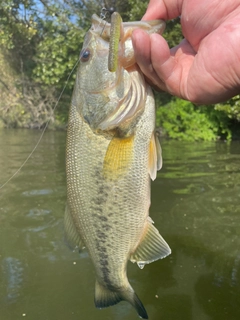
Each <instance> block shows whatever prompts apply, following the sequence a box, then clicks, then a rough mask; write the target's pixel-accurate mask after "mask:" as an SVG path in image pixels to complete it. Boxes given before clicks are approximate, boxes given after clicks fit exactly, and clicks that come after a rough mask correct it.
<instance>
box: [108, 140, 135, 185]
mask: <svg viewBox="0 0 240 320" xmlns="http://www.w3.org/2000/svg"><path fill="white" fill-rule="evenodd" d="M133 143H134V136H131V137H128V138H113V139H112V140H111V142H110V143H109V146H108V149H107V152H106V155H105V158H104V163H103V175H104V177H105V178H106V179H113V180H116V179H118V178H120V177H122V176H123V175H124V174H125V173H126V172H127V171H128V170H129V168H130V166H131V163H132V159H133Z"/></svg>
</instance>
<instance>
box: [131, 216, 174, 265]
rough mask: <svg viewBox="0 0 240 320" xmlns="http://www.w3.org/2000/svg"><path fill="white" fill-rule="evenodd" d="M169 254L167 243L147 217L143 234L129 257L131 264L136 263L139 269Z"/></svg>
mask: <svg viewBox="0 0 240 320" xmlns="http://www.w3.org/2000/svg"><path fill="white" fill-rule="evenodd" d="M170 253H171V249H170V247H169V246H168V244H167V242H166V241H165V240H164V239H163V237H162V236H161V235H160V233H159V232H158V230H157V229H156V228H155V227H154V225H153V221H152V220H151V218H150V217H148V221H147V226H146V231H145V234H144V236H143V238H142V240H141V242H140V244H139V245H138V247H137V249H136V250H135V252H134V253H133V254H132V255H131V257H130V260H131V262H137V264H138V266H139V268H140V269H142V268H143V267H144V266H145V264H148V263H151V262H153V261H156V260H158V259H162V258H165V257H166V256H168V255H169V254H170Z"/></svg>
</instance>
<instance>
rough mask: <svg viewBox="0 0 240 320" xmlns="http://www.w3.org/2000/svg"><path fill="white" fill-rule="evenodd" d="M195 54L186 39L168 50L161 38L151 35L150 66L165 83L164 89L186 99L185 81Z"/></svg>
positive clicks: (186, 85)
mask: <svg viewBox="0 0 240 320" xmlns="http://www.w3.org/2000/svg"><path fill="white" fill-rule="evenodd" d="M159 52H160V53H159ZM195 55H196V52H195V51H194V50H193V48H192V47H191V45H190V44H189V42H188V41H187V40H183V41H182V42H181V43H180V44H179V45H178V46H176V47H174V48H172V49H171V50H170V49H169V48H168V46H167V43H166V41H165V40H164V39H163V38H161V37H159V36H158V35H157V34H153V35H151V62H152V67H153V69H154V71H155V74H157V75H158V77H159V78H160V79H161V81H162V82H163V83H164V84H165V88H166V89H165V90H166V91H168V92H169V93H171V94H173V95H176V96H178V97H181V98H184V99H188V89H187V87H188V84H187V82H188V79H189V71H190V69H191V67H192V64H193V61H194V59H195Z"/></svg>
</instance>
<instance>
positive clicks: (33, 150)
mask: <svg viewBox="0 0 240 320" xmlns="http://www.w3.org/2000/svg"><path fill="white" fill-rule="evenodd" d="M78 63H79V59H78V60H77V62H76V63H75V65H74V66H73V68H72V70H71V72H70V73H69V75H68V77H67V80H66V84H65V85H64V87H63V89H62V92H61V93H60V95H59V97H58V99H57V102H56V103H55V106H54V108H53V113H54V112H55V110H56V108H57V105H58V103H59V101H60V99H61V97H62V95H63V92H64V90H65V89H66V86H67V84H68V81H69V78H70V77H71V75H72V73H73V71H74V70H75V68H76V67H77V65H78ZM50 121H51V119H49V120H48V121H47V123H46V124H45V126H44V128H43V131H42V133H41V135H40V137H39V139H38V141H37V143H36V145H35V147H34V148H33V149H32V151H31V152H30V154H29V155H28V156H27V158H26V159H25V160H24V161H23V163H22V164H21V166H20V167H19V168H18V169H17V171H15V172H14V174H13V175H12V176H11V177H10V178H9V179H8V180H7V181H6V182H5V183H4V184H2V185H1V186H0V189H2V188H3V187H4V186H5V185H6V184H7V183H8V182H10V181H11V180H12V179H13V178H14V177H15V176H16V175H17V174H18V173H19V171H20V170H21V169H22V168H23V167H24V166H25V164H26V163H27V161H28V160H29V159H30V158H31V156H32V155H33V153H34V152H35V150H36V149H37V147H38V146H39V144H40V142H41V140H42V137H43V135H44V133H45V131H46V129H47V127H48V125H49V122H50Z"/></svg>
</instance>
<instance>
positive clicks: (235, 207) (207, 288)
mask: <svg viewBox="0 0 240 320" xmlns="http://www.w3.org/2000/svg"><path fill="white" fill-rule="evenodd" d="M39 135H40V133H39V132H38V131H29V130H1V131H0V185H1V184H3V183H4V182H5V181H6V180H7V179H8V178H9V177H10V176H11V175H12V174H13V173H14V172H15V171H16V170H17V169H18V167H19V166H20V165H21V164H22V162H23V161H24V160H25V159H26V157H27V156H28V154H29V153H30V151H31V150H32V148H33V147H34V145H35V143H36V142H37V140H38V138H39ZM65 138H66V136H65V132H50V131H49V132H46V133H45V135H44V137H43V139H42V141H41V143H40V145H39V147H38V148H37V150H36V152H35V153H34V154H33V156H32V157H31V159H30V160H29V161H28V162H27V164H26V165H25V166H24V167H23V168H22V170H21V171H20V173H19V174H18V175H17V176H16V177H15V178H14V179H12V180H11V181H10V182H9V183H8V184H7V185H6V186H5V187H4V188H3V189H1V190H0V319H1V320H15V319H16V320H17V319H24V318H26V319H32V320H95V319H98V320H108V319H109V320H133V319H138V316H137V314H136V312H135V310H133V308H132V307H131V305H129V304H128V303H125V302H122V303H120V304H118V305H116V306H114V307H111V308H107V309H104V310H97V309H95V307H94V303H93V295H94V283H95V277H94V270H93V267H92V264H91V261H90V260H89V258H88V255H87V253H86V252H82V253H81V254H79V253H78V252H72V251H71V250H70V249H69V248H68V247H67V245H66V244H65V242H64V237H63V214H64V208H65V201H66V183H65ZM162 149H163V160H164V165H163V169H162V170H161V171H160V172H159V174H158V178H157V180H156V181H155V182H154V183H153V184H152V205H151V210H150V215H151V217H152V219H153V220H154V221H155V225H156V226H157V228H158V229H159V230H160V233H161V234H162V235H163V237H164V238H165V239H166V241H167V242H168V244H169V245H170V246H171V248H172V254H171V255H170V256H169V257H167V258H165V259H163V260H161V261H157V262H154V263H152V264H150V265H147V266H146V267H145V268H144V269H143V270H140V269H139V268H138V267H137V265H135V264H134V265H133V264H131V263H129V266H128V276H129V280H130V282H131V284H132V286H133V287H134V289H135V290H136V292H137V294H138V296H139V297H140V298H141V300H142V302H143V304H144V306H145V307H146V309H147V311H148V314H149V318H150V319H151V320H160V319H164V320H211V319H214V320H226V319H228V320H238V319H240V143H239V142H232V143H229V144H228V143H225V142H217V143H183V142H176V141H162Z"/></svg>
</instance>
